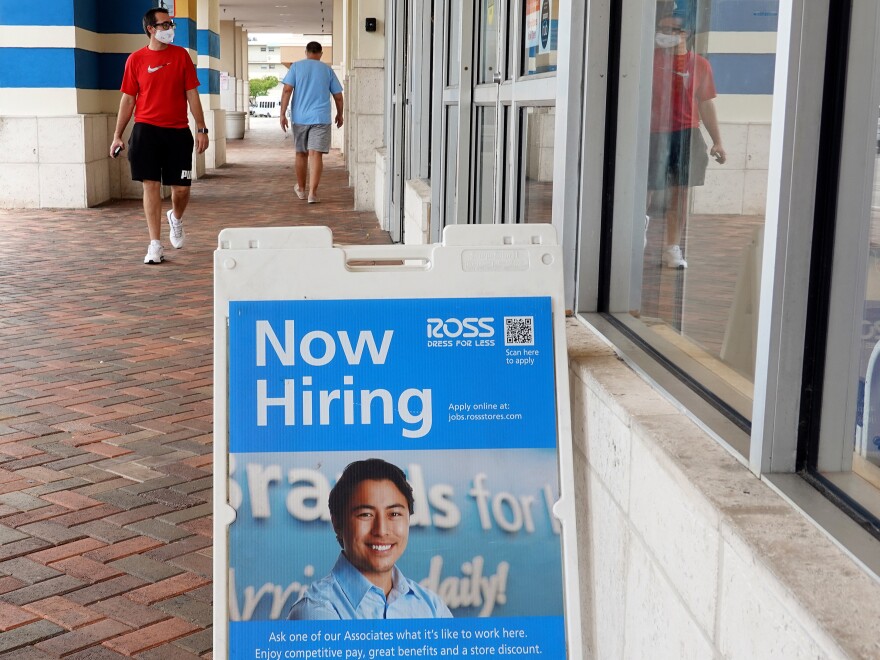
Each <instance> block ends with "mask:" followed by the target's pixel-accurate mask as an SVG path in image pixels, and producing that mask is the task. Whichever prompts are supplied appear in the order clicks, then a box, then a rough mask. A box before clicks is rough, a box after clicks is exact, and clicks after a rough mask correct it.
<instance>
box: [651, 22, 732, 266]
mask: <svg viewBox="0 0 880 660" xmlns="http://www.w3.org/2000/svg"><path fill="white" fill-rule="evenodd" d="M689 37H690V30H689V29H688V28H687V25H686V24H685V22H684V20H683V17H682V16H680V15H678V14H672V15H670V16H665V17H663V18H661V19H660V20H659V21H658V22H657V33H656V35H655V49H654V78H653V85H652V88H651V144H650V149H649V158H648V208H649V209H650V207H651V201H652V199H651V198H652V196H653V192H654V191H655V190H666V247H665V249H664V251H663V265H664V266H666V267H667V268H679V269H681V268H687V261H685V260H684V257H683V255H682V252H681V234H682V229H683V227H684V224H685V223H686V222H687V217H688V194H689V188H690V187H691V186H702V185H703V181H704V179H705V176H706V166H707V165H708V163H709V157H708V156H707V155H706V151H707V147H706V143H705V141H704V140H703V135H702V133H701V132H700V120H702V121H703V125H704V126H705V127H706V130H707V131H708V132H709V137H711V138H712V143H713V144H712V147H711V149H709V150H708V152H709V155H711V156H713V157H714V158H715V160H716V161H717V162H718V163H724V162H725V161H726V160H727V152H726V151H725V150H724V147H723V145H722V144H721V133H720V132H719V130H718V118H717V115H716V113H715V103H714V101H713V100H712V99H714V98H715V97H716V96H717V94H716V92H715V81H714V79H713V77H712V67H711V65H710V64H709V61H708V60H706V58H704V57H701V56H700V55H697V54H696V53H694V52H693V51H690V50H688V38H689ZM646 219H647V218H646Z"/></svg>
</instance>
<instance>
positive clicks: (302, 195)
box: [293, 183, 306, 199]
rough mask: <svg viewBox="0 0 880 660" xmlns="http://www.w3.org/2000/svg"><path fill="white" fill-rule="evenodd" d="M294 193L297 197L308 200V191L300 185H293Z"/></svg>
mask: <svg viewBox="0 0 880 660" xmlns="http://www.w3.org/2000/svg"><path fill="white" fill-rule="evenodd" d="M293 192H295V193H296V196H297V197H299V198H300V199H305V198H306V191H305V190H303V189H302V188H300V187H299V184H298V183H295V184H293Z"/></svg>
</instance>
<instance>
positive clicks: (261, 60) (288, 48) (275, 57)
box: [248, 34, 333, 94]
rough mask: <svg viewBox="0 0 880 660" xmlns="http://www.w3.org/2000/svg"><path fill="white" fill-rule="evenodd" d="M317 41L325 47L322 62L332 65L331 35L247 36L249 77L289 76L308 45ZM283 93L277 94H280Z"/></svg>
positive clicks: (279, 77) (280, 77) (303, 55)
mask: <svg viewBox="0 0 880 660" xmlns="http://www.w3.org/2000/svg"><path fill="white" fill-rule="evenodd" d="M310 41H317V42H319V43H320V44H321V45H322V46H323V47H324V56H323V58H322V59H323V61H324V62H327V63H328V64H330V63H332V61H333V38H332V36H331V35H328V34H319V35H313V34H252V35H249V36H248V77H249V78H250V80H253V79H254V78H265V77H266V76H275V77H276V78H278V80H281V79H282V78H284V76H285V75H287V70H288V68H289V66H290V65H291V64H292V63H293V62H296V61H297V60H301V59H302V58H303V57H305V48H306V44H307V43H309V42H310ZM280 93H281V92H280V90H279V92H278V94H280Z"/></svg>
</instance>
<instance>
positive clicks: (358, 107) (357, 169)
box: [345, 60, 385, 211]
mask: <svg viewBox="0 0 880 660" xmlns="http://www.w3.org/2000/svg"><path fill="white" fill-rule="evenodd" d="M345 88H346V89H347V90H348V98H349V107H348V110H347V112H346V115H347V119H346V125H347V126H348V130H347V131H346V133H345V140H346V148H345V155H346V162H347V163H348V171H349V180H350V183H351V185H352V187H353V188H354V208H355V210H356V211H372V210H374V209H375V182H374V179H375V173H376V149H377V148H378V147H381V146H383V145H384V141H385V137H384V122H385V119H384V115H383V113H384V110H385V61H384V60H355V61H354V64H353V66H352V68H351V70H350V71H349V72H348V78H347V82H346V85H345Z"/></svg>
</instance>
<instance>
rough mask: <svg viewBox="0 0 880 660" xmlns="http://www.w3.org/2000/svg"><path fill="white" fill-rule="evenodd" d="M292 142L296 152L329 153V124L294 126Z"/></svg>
mask: <svg viewBox="0 0 880 660" xmlns="http://www.w3.org/2000/svg"><path fill="white" fill-rule="evenodd" d="M293 142H294V147H295V148H296V152H297V153H299V154H304V153H306V152H308V151H320V152H321V153H322V154H326V153H328V152H329V151H330V124H294V125H293Z"/></svg>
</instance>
